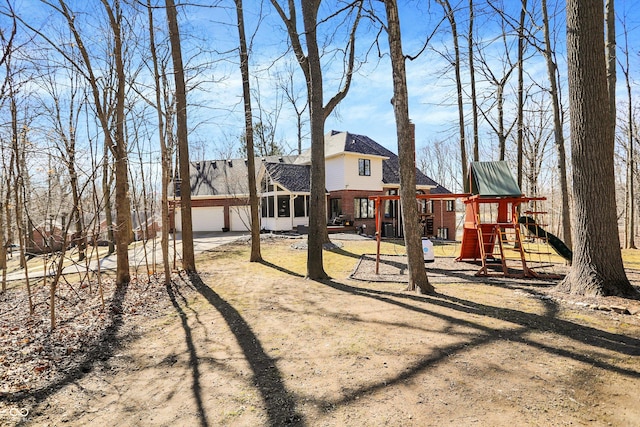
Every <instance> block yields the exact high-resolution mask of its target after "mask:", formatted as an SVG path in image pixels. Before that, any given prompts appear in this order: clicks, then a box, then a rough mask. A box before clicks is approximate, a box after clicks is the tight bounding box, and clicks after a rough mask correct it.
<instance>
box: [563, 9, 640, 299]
mask: <svg viewBox="0 0 640 427" xmlns="http://www.w3.org/2000/svg"><path fill="white" fill-rule="evenodd" d="M567 62H568V71H569V73H568V76H569V101H570V116H571V152H572V165H573V183H574V185H573V187H574V195H575V196H574V200H575V202H574V215H575V225H576V229H577V230H580V232H579V233H576V235H575V240H574V248H573V264H572V266H571V270H570V271H569V274H567V276H566V277H565V279H564V280H563V281H562V282H561V283H560V284H559V285H558V288H559V290H561V291H565V292H570V293H575V294H583V295H627V296H631V295H637V291H636V290H635V289H634V288H633V286H631V284H630V283H629V280H628V279H627V277H626V274H625V270H624V266H623V264H622V254H621V252H620V239H619V237H618V230H617V217H616V201H615V194H614V193H615V192H614V191H612V190H613V188H614V184H615V179H614V168H613V153H614V135H613V132H612V127H611V126H603V125H602V124H603V123H605V124H608V123H610V119H611V112H610V108H609V102H608V100H609V95H608V90H607V76H606V59H605V49H604V16H603V7H602V1H601V0H567Z"/></svg>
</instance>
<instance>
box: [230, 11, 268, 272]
mask: <svg viewBox="0 0 640 427" xmlns="http://www.w3.org/2000/svg"><path fill="white" fill-rule="evenodd" d="M235 2H236V15H237V19H238V40H239V42H240V48H239V53H240V72H241V74H242V97H243V99H244V125H245V135H246V143H247V144H246V147H247V174H248V175H249V177H248V179H249V204H250V208H251V255H250V257H249V261H250V262H259V261H262V255H261V254H260V218H259V214H260V212H259V206H258V203H259V199H258V188H257V186H256V161H255V154H254V150H253V113H252V111H251V87H250V86H249V54H248V52H247V39H246V36H245V28H244V12H243V10H242V0H235Z"/></svg>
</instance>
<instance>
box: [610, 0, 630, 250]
mask: <svg viewBox="0 0 640 427" xmlns="http://www.w3.org/2000/svg"><path fill="white" fill-rule="evenodd" d="M606 6H607V8H605V11H606V19H607V59H608V61H607V78H608V83H609V88H611V87H613V90H611V89H610V90H609V97H610V101H612V102H613V106H614V109H613V111H612V114H613V119H614V120H615V117H616V113H615V79H616V77H615V71H612V70H611V68H614V69H615V63H614V64H613V65H611V56H613V59H614V61H615V60H616V54H615V53H611V52H612V51H613V52H615V47H616V44H615V35H614V36H611V37H613V38H614V40H613V41H611V37H610V36H609V35H608V34H609V32H615V30H614V29H613V28H612V24H611V23H610V22H609V19H615V16H614V13H613V12H612V9H613V0H609V1H607V2H606ZM623 26H624V43H625V45H624V48H622V52H623V55H624V56H623V58H619V59H618V60H617V62H618V63H619V64H620V68H621V70H622V74H623V75H624V81H625V88H626V92H627V110H626V117H625V121H626V124H625V128H626V141H627V144H626V161H625V163H626V185H625V187H626V191H625V204H624V205H625V224H624V225H625V233H624V236H625V237H624V247H625V248H627V249H635V248H636V242H635V153H634V148H633V147H634V138H635V135H634V131H633V128H634V124H635V123H634V117H633V97H632V93H631V86H632V82H631V66H630V64H629V56H630V55H631V52H630V51H629V32H628V30H627V28H626V22H623ZM611 98H613V99H611ZM614 131H615V127H614Z"/></svg>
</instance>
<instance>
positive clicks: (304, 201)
mask: <svg viewBox="0 0 640 427" xmlns="http://www.w3.org/2000/svg"><path fill="white" fill-rule="evenodd" d="M308 211H309V196H298V197H296V198H295V199H293V215H294V216H295V217H296V218H300V217H305V216H308V215H307V214H306V213H307V212H308Z"/></svg>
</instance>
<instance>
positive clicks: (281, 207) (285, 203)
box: [278, 196, 291, 218]
mask: <svg viewBox="0 0 640 427" xmlns="http://www.w3.org/2000/svg"><path fill="white" fill-rule="evenodd" d="M290 202H291V200H290V198H289V196H278V218H288V217H290V216H291V209H289V203H290Z"/></svg>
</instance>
